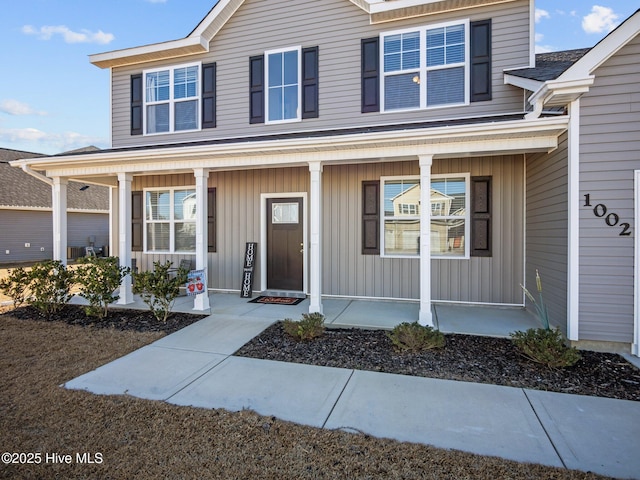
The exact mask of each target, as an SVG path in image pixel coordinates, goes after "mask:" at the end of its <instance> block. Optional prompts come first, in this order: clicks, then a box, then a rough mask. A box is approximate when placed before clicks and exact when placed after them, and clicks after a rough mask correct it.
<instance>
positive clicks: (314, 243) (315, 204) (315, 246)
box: [308, 162, 322, 313]
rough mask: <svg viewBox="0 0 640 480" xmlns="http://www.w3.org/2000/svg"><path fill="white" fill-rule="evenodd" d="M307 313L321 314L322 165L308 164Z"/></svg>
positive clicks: (318, 163)
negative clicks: (309, 177)
mask: <svg viewBox="0 0 640 480" xmlns="http://www.w3.org/2000/svg"><path fill="white" fill-rule="evenodd" d="M309 173H310V175H311V179H310V199H309V233H310V241H309V256H308V258H309V313H314V312H319V313H322V298H321V295H322V244H321V238H322V163H321V162H309Z"/></svg>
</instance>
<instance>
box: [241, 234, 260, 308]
mask: <svg viewBox="0 0 640 480" xmlns="http://www.w3.org/2000/svg"><path fill="white" fill-rule="evenodd" d="M257 246H258V244H257V243H256V242H247V246H246V247H245V251H244V267H243V268H242V288H241V289H240V297H241V298H251V295H252V294H253V270H254V268H255V264H256V251H257Z"/></svg>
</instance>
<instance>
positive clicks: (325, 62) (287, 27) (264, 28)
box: [112, 0, 529, 147]
mask: <svg viewBox="0 0 640 480" xmlns="http://www.w3.org/2000/svg"><path fill="white" fill-rule="evenodd" d="M281 3H282V7H278V5H277V4H274V2H264V1H257V0H246V1H245V2H244V4H243V5H242V6H241V7H240V8H239V10H238V11H237V12H236V13H235V15H233V16H232V17H231V19H230V20H229V22H228V23H227V24H226V25H225V26H224V27H223V29H222V30H221V31H220V32H219V33H218V34H217V35H216V37H214V39H213V40H212V42H211V45H210V47H211V48H210V52H209V53H207V54H202V55H194V56H190V57H184V58H181V59H177V60H176V61H175V62H173V63H169V62H164V63H159V62H155V63H149V64H144V65H137V66H131V67H121V68H115V69H114V70H113V72H112V102H113V108H112V112H113V113H112V128H113V135H112V137H113V146H114V147H122V146H133V145H152V144H161V143H174V142H183V141H194V140H203V139H215V138H230V137H231V138H232V137H239V136H245V135H264V134H274V133H283V132H295V131H307V130H322V129H328V128H331V129H333V128H345V127H354V126H368V125H379V124H394V123H404V122H412V121H428V120H437V119H442V118H457V117H473V116H481V115H493V114H503V113H513V112H520V111H522V110H523V96H522V92H521V90H519V89H517V88H515V87H513V86H509V85H505V84H504V81H503V78H502V76H503V74H502V72H503V70H504V69H509V68H515V67H522V66H527V65H528V61H529V2H528V1H527V0H521V1H514V2H508V3H503V4H499V5H494V6H489V7H482V8H472V9H467V10H461V11H454V12H449V13H443V14H438V15H433V16H425V17H417V18H411V19H406V20H401V21H394V22H389V23H384V24H379V25H370V24H369V16H368V15H367V14H366V13H365V12H363V11H362V10H361V9H359V8H358V7H356V6H354V5H353V4H352V3H351V2H348V1H346V0H325V1H322V2H308V1H304V0H287V1H284V0H282V2H281ZM487 18H491V19H492V30H493V100H492V101H488V102H477V103H472V104H470V105H469V106H466V107H451V108H437V109H431V110H422V111H413V112H403V113H369V114H362V113H361V111H360V110H361V105H360V96H361V88H360V82H361V79H360V41H361V39H363V38H370V37H373V36H377V35H379V34H380V33H381V32H385V31H390V30H397V29H403V28H408V27H412V26H420V25H426V24H431V23H433V24H435V23H440V22H447V21H452V20H462V19H469V20H470V21H474V20H483V19H487ZM197 20H198V19H194V24H195V23H196V22H197ZM298 45H301V46H303V47H310V46H318V47H319V52H320V53H319V86H320V87H319V88H320V90H319V109H320V116H319V118H315V119H306V120H304V121H301V122H296V123H287V124H279V125H278V124H274V125H265V124H257V125H250V124H249V101H248V89H249V87H248V80H249V57H251V56H253V55H260V54H262V53H263V52H264V51H265V50H268V49H277V48H286V47H294V46H298ZM193 61H202V62H203V63H208V62H216V63H217V125H218V126H217V128H215V129H207V130H203V131H198V132H189V133H175V134H170V135H154V136H144V135H139V136H133V137H132V136H131V135H130V112H129V109H130V92H129V89H130V75H132V74H134V73H139V72H141V71H142V70H143V69H147V68H156V67H160V66H170V65H174V64H180V63H187V62H193Z"/></svg>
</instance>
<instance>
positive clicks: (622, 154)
mask: <svg viewBox="0 0 640 480" xmlns="http://www.w3.org/2000/svg"><path fill="white" fill-rule="evenodd" d="M639 62H640V38H637V37H636V38H635V39H634V40H633V41H631V42H630V43H629V44H627V45H626V46H624V47H623V48H622V49H620V50H619V51H618V52H617V53H616V54H615V55H614V56H612V57H611V58H610V59H609V60H607V61H606V62H605V63H604V64H603V65H602V66H600V67H599V68H598V69H597V70H596V71H595V72H594V73H595V77H596V78H595V83H594V85H593V86H592V87H591V89H590V90H589V92H588V93H586V94H585V95H584V96H583V97H582V99H581V102H580V194H581V206H580V317H579V318H580V331H579V334H580V339H581V340H602V341H613V342H625V343H630V342H631V341H632V338H633V325H634V311H633V305H634V271H633V264H634V245H633V242H634V236H635V235H637V234H638V232H637V225H635V222H634V170H637V169H640V69H638V63H639ZM587 194H588V195H590V199H591V205H592V206H591V207H587V206H584V199H585V197H584V195H587ZM599 204H602V205H604V206H606V209H607V215H609V214H611V213H615V214H616V215H617V216H618V217H619V223H618V225H615V226H609V225H607V224H606V223H605V220H606V217H607V215H605V216H603V217H601V218H599V217H598V216H596V215H595V214H594V210H593V209H594V207H595V206H596V205H599ZM598 213H602V210H601V209H600V210H599V211H598ZM613 219H614V218H613V217H610V223H613ZM623 222H626V223H629V226H630V231H631V234H630V235H627V236H620V233H622V227H621V226H620V224H621V223H623Z"/></svg>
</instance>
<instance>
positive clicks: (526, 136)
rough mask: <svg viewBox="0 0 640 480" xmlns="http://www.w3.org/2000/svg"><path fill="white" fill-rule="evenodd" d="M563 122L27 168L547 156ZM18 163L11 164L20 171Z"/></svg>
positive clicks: (70, 170)
mask: <svg viewBox="0 0 640 480" xmlns="http://www.w3.org/2000/svg"><path fill="white" fill-rule="evenodd" d="M567 123H568V119H567V118H566V117H563V116H560V117H551V118H540V119H536V120H516V121H511V122H496V123H486V124H482V125H478V124H474V125H462V126H456V127H435V128H424V129H415V130H400V131H389V132H377V133H358V134H351V135H336V136H330V137H322V138H309V137H307V138H294V139H285V140H279V141H273V140H264V141H255V142H251V143H245V142H235V143H228V144H216V145H197V146H189V145H182V146H181V145H175V146H172V147H167V148H151V149H136V150H134V151H131V150H124V149H123V151H111V152H101V153H96V154H93V155H73V156H56V157H49V158H40V159H33V160H32V163H30V164H29V166H30V167H32V168H37V169H39V170H46V172H47V174H50V175H55V176H65V177H72V178H80V177H83V176H91V175H109V174H113V173H114V172H115V171H127V172H138V173H142V172H161V171H169V170H176V169H182V170H188V169H190V168H228V169H233V168H256V167H259V166H266V165H267V164H271V163H273V164H274V165H276V164H278V165H284V164H299V165H304V164H306V163H307V162H310V161H326V162H344V161H352V160H358V159H367V158H374V159H375V158H379V159H384V158H396V159H397V158H399V157H402V156H406V157H407V158H414V157H415V156H416V155H419V154H429V155H436V156H438V155H439V156H442V157H446V156H456V155H457V156H460V155H481V154H486V153H487V152H492V153H493V152H500V151H502V152H514V151H533V150H535V151H547V150H549V149H552V148H555V147H556V146H557V137H558V135H560V134H561V133H562V132H563V131H565V130H566V128H567ZM20 162H23V161H22V160H18V161H16V162H15V165H16V166H21V165H22V163H20Z"/></svg>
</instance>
